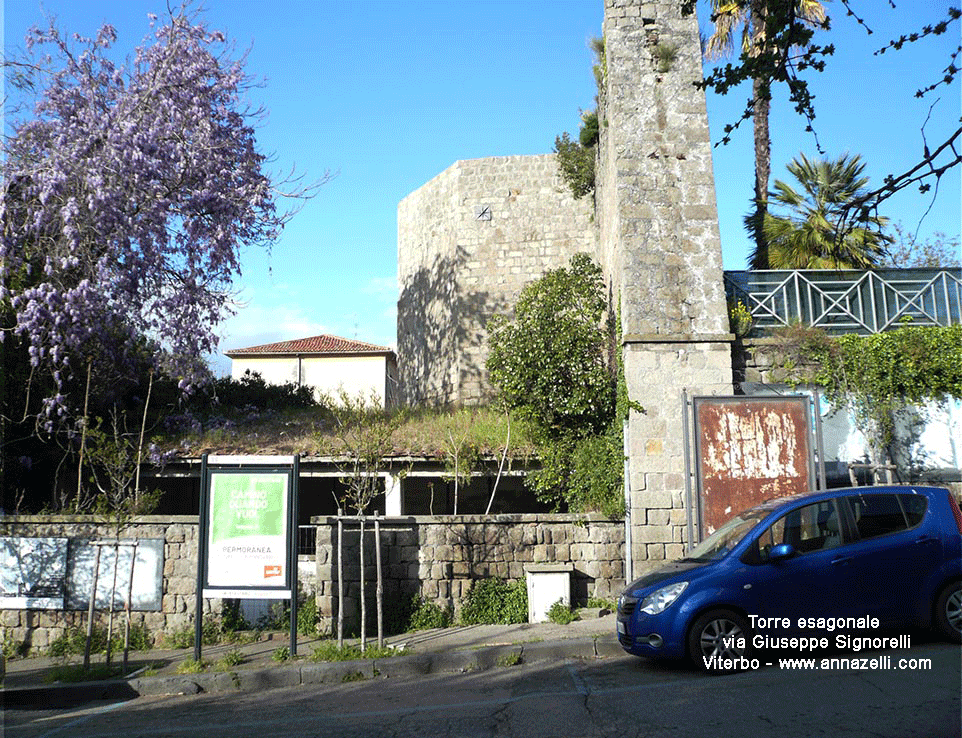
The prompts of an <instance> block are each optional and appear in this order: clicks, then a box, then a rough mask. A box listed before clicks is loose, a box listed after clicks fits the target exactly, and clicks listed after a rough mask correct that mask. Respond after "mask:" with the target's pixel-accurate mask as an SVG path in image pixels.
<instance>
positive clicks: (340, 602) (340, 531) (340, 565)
mask: <svg viewBox="0 0 962 738" xmlns="http://www.w3.org/2000/svg"><path fill="white" fill-rule="evenodd" d="M343 648H344V521H343V520H342V519H341V508H337V650H338V651H340V650H341V649H343Z"/></svg>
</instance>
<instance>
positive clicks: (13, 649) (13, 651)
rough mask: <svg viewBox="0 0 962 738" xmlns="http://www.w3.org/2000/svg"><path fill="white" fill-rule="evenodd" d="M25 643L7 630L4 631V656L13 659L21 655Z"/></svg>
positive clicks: (8, 659) (9, 659)
mask: <svg viewBox="0 0 962 738" xmlns="http://www.w3.org/2000/svg"><path fill="white" fill-rule="evenodd" d="M23 646H24V644H23V643H22V642H21V643H18V642H17V641H16V639H15V638H14V637H13V636H12V635H10V633H9V632H8V631H6V630H4V632H3V658H5V659H6V660H7V661H12V660H13V659H15V658H17V657H18V656H20V655H21V651H22V650H23Z"/></svg>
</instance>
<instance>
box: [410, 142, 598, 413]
mask: <svg viewBox="0 0 962 738" xmlns="http://www.w3.org/2000/svg"><path fill="white" fill-rule="evenodd" d="M594 251H595V245H594V229H593V226H592V224H591V217H590V199H583V200H580V201H576V200H574V199H573V198H572V196H571V193H570V191H569V190H568V188H567V186H566V185H565V184H564V182H563V181H562V179H561V177H560V175H559V174H558V167H557V163H556V160H555V156H554V155H553V154H545V155H539V156H506V157H492V158H488V159H473V160H466V161H459V162H456V163H455V164H453V165H452V166H451V167H449V168H448V169H446V170H445V171H444V172H442V173H441V174H439V175H438V176H437V177H435V178H434V179H432V180H431V181H430V182H428V183H426V184H425V185H423V186H422V187H420V188H419V189H417V190H415V191H414V192H412V193H411V194H410V195H408V196H407V197H406V198H404V200H402V201H401V203H400V204H399V205H398V281H399V286H400V297H399V300H398V368H399V373H400V383H401V387H402V393H403V395H404V398H405V400H406V401H407V402H409V403H426V404H432V405H447V404H475V403H477V402H479V401H481V400H483V399H485V398H486V397H487V396H488V395H489V393H490V389H489V385H488V382H487V378H486V371H485V368H484V363H485V360H486V358H487V348H486V338H487V331H486V325H487V322H488V320H489V319H490V318H491V317H492V316H493V315H496V314H499V313H508V312H510V310H511V309H512V307H513V305H514V303H515V302H516V301H517V298H518V296H519V294H520V293H521V289H522V288H523V287H524V286H525V285H526V284H527V283H528V282H530V281H531V280H533V279H536V278H538V277H540V276H541V275H543V274H544V273H545V271H547V270H548V269H554V268H557V267H560V266H564V265H566V264H567V263H568V261H569V260H570V258H571V256H572V255H574V254H576V253H578V252H587V253H594Z"/></svg>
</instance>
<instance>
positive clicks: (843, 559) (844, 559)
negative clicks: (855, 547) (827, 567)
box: [832, 556, 852, 566]
mask: <svg viewBox="0 0 962 738" xmlns="http://www.w3.org/2000/svg"><path fill="white" fill-rule="evenodd" d="M851 560H852V557H851V556H839V557H838V558H836V559H832V566H844V565H845V564H848V563H849V562H850V561H851Z"/></svg>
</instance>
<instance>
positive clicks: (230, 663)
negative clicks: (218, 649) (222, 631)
mask: <svg viewBox="0 0 962 738" xmlns="http://www.w3.org/2000/svg"><path fill="white" fill-rule="evenodd" d="M243 663H244V654H242V653H241V652H240V651H239V650H238V649H236V648H234V649H231V650H230V651H228V652H227V653H225V654H224V656H223V657H222V658H221V660H220V666H222V667H223V668H225V669H229V668H231V667H234V666H240V665H241V664H243Z"/></svg>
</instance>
